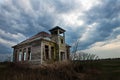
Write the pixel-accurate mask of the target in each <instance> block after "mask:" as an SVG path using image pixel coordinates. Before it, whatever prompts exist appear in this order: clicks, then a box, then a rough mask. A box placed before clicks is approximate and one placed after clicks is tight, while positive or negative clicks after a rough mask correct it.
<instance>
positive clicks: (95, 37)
mask: <svg viewBox="0 0 120 80" xmlns="http://www.w3.org/2000/svg"><path fill="white" fill-rule="evenodd" d="M119 3H120V1H119V0H116V1H113V0H105V1H103V0H101V3H100V4H98V5H95V6H93V7H92V8H91V9H89V10H87V11H84V12H82V10H84V9H85V8H84V9H81V8H83V7H82V5H81V3H80V2H77V0H76V1H73V0H69V1H65V0H6V1H5V2H2V3H1V4H0V31H1V32H2V34H0V40H1V42H0V53H11V52H12V49H11V46H12V45H13V44H17V43H18V42H21V41H22V40H24V39H26V38H28V37H30V36H32V35H34V34H36V33H37V32H40V31H43V30H44V31H48V30H49V29H50V28H52V27H54V26H57V25H58V26H61V27H63V28H64V29H66V31H67V32H66V41H67V43H69V44H72V43H73V42H75V41H76V40H77V39H79V40H80V44H79V49H82V50H83V49H86V48H89V47H90V46H91V45H92V44H94V43H95V42H98V41H104V40H106V39H112V38H115V36H117V35H119V31H120V30H119V29H116V28H118V27H120V14H119V13H120V10H119V9H120V5H119ZM80 6H81V7H80ZM86 6H87V5H86ZM78 11H79V12H78ZM81 12H82V13H83V14H84V15H83V16H80V17H79V15H78V21H79V20H82V21H83V22H84V24H83V25H66V24H67V21H66V22H65V21H64V19H65V18H66V17H65V18H63V15H66V16H68V15H67V14H70V13H72V14H74V16H77V13H81ZM68 17H69V16H68ZM71 21H72V22H74V20H72V19H71ZM115 29H116V30H115ZM4 34H7V35H9V36H7V35H4ZM3 40H5V41H6V42H9V45H8V46H7V44H5V41H3ZM11 43H12V44H11ZM6 46H7V47H6Z"/></svg>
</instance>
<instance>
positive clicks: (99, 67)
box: [0, 59, 120, 80]
mask: <svg viewBox="0 0 120 80" xmlns="http://www.w3.org/2000/svg"><path fill="white" fill-rule="evenodd" d="M28 66H29V65H25V64H24V65H22V66H20V64H15V63H9V62H4V63H0V80H120V59H110V60H96V61H72V62H59V63H54V64H48V65H42V66H32V67H28Z"/></svg>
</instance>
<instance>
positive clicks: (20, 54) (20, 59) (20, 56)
mask: <svg viewBox="0 0 120 80" xmlns="http://www.w3.org/2000/svg"><path fill="white" fill-rule="evenodd" d="M19 61H22V50H20V51H19Z"/></svg>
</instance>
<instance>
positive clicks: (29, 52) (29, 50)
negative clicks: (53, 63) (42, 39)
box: [28, 47, 31, 60]
mask: <svg viewBox="0 0 120 80" xmlns="http://www.w3.org/2000/svg"><path fill="white" fill-rule="evenodd" d="M28 60H31V48H30V47H29V48H28Z"/></svg>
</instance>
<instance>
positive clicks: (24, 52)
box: [23, 48, 26, 61]
mask: <svg viewBox="0 0 120 80" xmlns="http://www.w3.org/2000/svg"><path fill="white" fill-rule="evenodd" d="M23 60H24V61H25V60H26V48H24V49H23Z"/></svg>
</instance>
